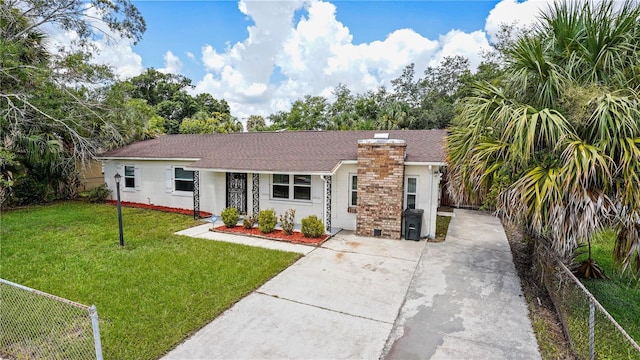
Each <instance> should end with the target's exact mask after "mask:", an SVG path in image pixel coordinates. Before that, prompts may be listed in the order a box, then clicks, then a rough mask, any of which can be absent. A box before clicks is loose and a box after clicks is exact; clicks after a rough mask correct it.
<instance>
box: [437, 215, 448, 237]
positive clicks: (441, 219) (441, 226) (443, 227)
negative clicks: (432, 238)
mask: <svg viewBox="0 0 640 360" xmlns="http://www.w3.org/2000/svg"><path fill="white" fill-rule="evenodd" d="M450 222H451V216H442V215H438V216H437V217H436V240H439V241H444V240H445V238H446V237H447V231H448V230H449V223H450Z"/></svg>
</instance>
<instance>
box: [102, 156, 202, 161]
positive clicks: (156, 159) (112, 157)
mask: <svg viewBox="0 0 640 360" xmlns="http://www.w3.org/2000/svg"><path fill="white" fill-rule="evenodd" d="M95 159H96V160H144V161H199V160H200V158H155V157H139V156H96V158H95Z"/></svg>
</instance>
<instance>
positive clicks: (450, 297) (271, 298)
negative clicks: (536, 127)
mask: <svg viewBox="0 0 640 360" xmlns="http://www.w3.org/2000/svg"><path fill="white" fill-rule="evenodd" d="M455 215H456V216H455V217H454V218H453V220H452V222H451V226H450V228H449V234H448V236H447V241H445V242H443V243H427V242H425V241H420V242H415V241H404V240H403V241H398V240H385V239H377V238H367V237H358V236H355V235H353V234H352V233H350V232H345V231H343V232H341V233H339V234H337V235H336V236H335V237H333V238H332V239H330V240H329V241H327V242H326V243H325V244H324V245H323V246H322V247H320V248H313V247H309V246H304V245H296V246H302V247H303V248H305V251H307V252H306V256H305V257H303V258H302V259H300V260H299V261H297V262H296V263H295V264H293V265H292V266H290V267H289V268H287V269H285V270H284V271H283V272H282V273H280V274H279V275H278V276H276V277H274V278H273V279H272V280H270V281H268V282H267V283H265V284H264V285H263V286H262V287H260V288H259V289H258V290H256V291H254V292H253V293H252V294H250V295H248V296H247V297H245V298H243V299H242V300H240V301H239V302H238V303H237V304H235V305H234V306H233V307H232V308H231V309H229V310H227V311H226V312H224V313H223V314H222V315H221V316H219V317H218V318H216V319H215V320H214V321H213V322H211V323H210V324H208V325H207V326H205V327H204V328H202V329H201V330H200V331H198V332H197V333H196V334H195V335H193V336H192V337H191V338H189V339H188V340H187V341H185V342H184V343H183V344H181V345H179V346H178V347H176V348H175V349H174V350H173V351H171V352H170V353H169V354H168V355H167V356H166V357H165V359H220V358H224V359H249V358H251V359H275V358H278V359H281V358H288V359H328V358H330V359H346V358H349V359H378V358H389V359H430V358H434V359H436V358H449V359H458V358H465V359H467V358H491V359H496V358H498V359H499V358H505V359H519V358H523V359H525V358H526V359H536V358H540V356H539V354H538V350H537V344H536V340H535V337H534V336H533V332H532V330H531V324H530V322H529V319H528V317H527V308H526V304H525V303H524V299H523V297H522V293H521V290H520V283H519V279H518V278H517V275H516V274H515V269H514V266H513V262H512V257H511V253H510V250H509V245H508V243H507V241H506V237H505V235H504V231H503V230H502V226H501V224H500V222H499V221H498V220H497V219H496V218H493V217H490V216H485V215H482V214H480V213H477V212H470V211H458V210H456V213H455ZM205 226H208V225H205ZM203 229H205V230H206V231H205V232H203V231H201V230H202V229H200V230H198V229H192V230H191V232H189V230H186V231H187V232H188V233H185V235H188V234H190V235H191V236H196V237H203V238H212V239H215V238H220V235H226V234H220V233H212V232H209V231H208V228H203ZM230 236H234V235H230ZM237 238H244V237H242V236H237ZM255 240H260V239H255V238H245V239H227V240H225V241H233V242H236V241H239V242H240V243H243V242H244V241H246V242H252V241H255ZM265 241H267V242H269V243H276V244H281V245H291V244H285V243H277V242H272V241H268V240H265ZM248 245H250V244H248ZM254 245H257V246H261V245H264V243H259V244H254ZM278 246H280V245H278ZM405 297H406V299H405Z"/></svg>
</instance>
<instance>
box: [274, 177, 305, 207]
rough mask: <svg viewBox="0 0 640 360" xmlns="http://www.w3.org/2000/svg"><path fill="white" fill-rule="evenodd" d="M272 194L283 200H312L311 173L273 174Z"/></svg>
mask: <svg viewBox="0 0 640 360" xmlns="http://www.w3.org/2000/svg"><path fill="white" fill-rule="evenodd" d="M271 196H272V198H274V199H283V200H305V201H308V200H311V175H288V174H273V176H272V177H271Z"/></svg>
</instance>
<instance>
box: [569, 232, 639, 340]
mask: <svg viewBox="0 0 640 360" xmlns="http://www.w3.org/2000/svg"><path fill="white" fill-rule="evenodd" d="M615 239H616V236H615V234H614V233H613V232H612V231H605V232H603V233H601V234H599V235H598V236H595V237H594V239H593V241H592V242H591V252H592V256H593V258H594V259H595V260H596V262H597V263H598V264H599V265H600V266H601V267H602V269H603V270H604V272H605V274H606V275H607V276H608V277H609V278H610V280H583V284H584V285H585V286H586V287H587V289H589V291H590V292H591V293H592V294H593V296H595V298H596V299H598V302H600V304H602V306H604V307H605V309H607V311H608V312H609V313H610V314H611V315H612V316H613V318H614V319H616V321H617V322H618V323H619V324H620V325H621V326H622V327H623V328H624V329H625V330H626V331H627V333H629V335H630V336H631V337H632V338H633V339H634V340H635V341H636V342H640V321H638V316H639V315H638V314H640V282H638V281H637V280H633V279H632V278H631V277H630V276H629V275H628V274H623V273H621V271H620V269H619V268H618V266H617V265H615V264H614V262H613V247H614V244H615ZM586 257H587V255H586V254H584V255H582V256H581V257H580V258H579V259H578V260H583V259H585V258H586Z"/></svg>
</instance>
